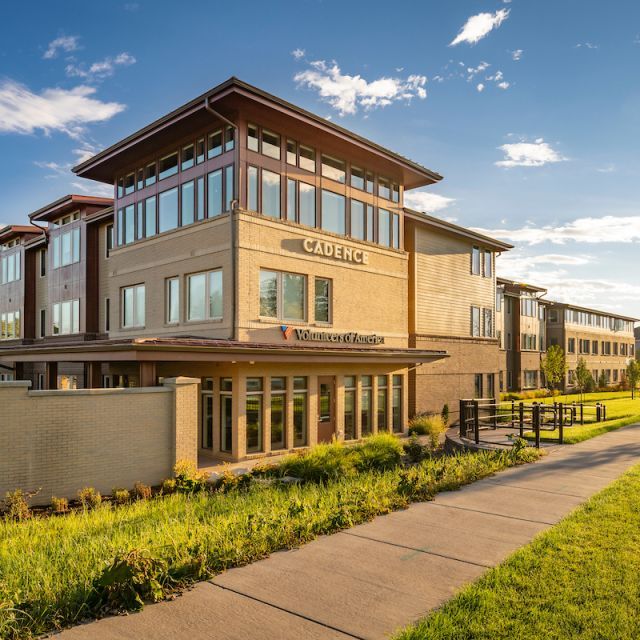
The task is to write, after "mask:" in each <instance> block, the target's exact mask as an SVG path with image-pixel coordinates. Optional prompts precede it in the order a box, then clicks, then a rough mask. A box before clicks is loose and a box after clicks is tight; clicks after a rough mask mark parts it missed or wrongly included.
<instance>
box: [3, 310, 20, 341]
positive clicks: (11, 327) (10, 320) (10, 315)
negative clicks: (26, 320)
mask: <svg viewBox="0 0 640 640" xmlns="http://www.w3.org/2000/svg"><path fill="white" fill-rule="evenodd" d="M19 337H20V312H19V311H8V312H5V313H1V314H0V339H1V340H13V339H15V338H19Z"/></svg>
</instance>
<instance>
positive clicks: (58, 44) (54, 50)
mask: <svg viewBox="0 0 640 640" xmlns="http://www.w3.org/2000/svg"><path fill="white" fill-rule="evenodd" d="M78 40H79V38H78V36H61V37H59V38H56V39H55V40H52V41H51V42H50V43H49V46H48V47H47V50H46V51H45V52H44V55H43V56H42V57H43V58H44V59H45V60H50V59H51V58H55V57H56V56H57V55H58V52H59V51H65V52H66V53H69V52H71V51H77V50H78V49H79V44H78Z"/></svg>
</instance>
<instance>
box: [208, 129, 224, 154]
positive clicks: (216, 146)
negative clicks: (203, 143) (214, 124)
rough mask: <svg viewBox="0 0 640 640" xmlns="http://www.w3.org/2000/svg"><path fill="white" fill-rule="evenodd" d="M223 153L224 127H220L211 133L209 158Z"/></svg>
mask: <svg viewBox="0 0 640 640" xmlns="http://www.w3.org/2000/svg"><path fill="white" fill-rule="evenodd" d="M220 155H222V129H218V130H217V131H214V132H213V133H211V134H209V144H208V146H207V158H209V159H211V158H215V157H216V156H220Z"/></svg>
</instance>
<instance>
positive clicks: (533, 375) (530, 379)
mask: <svg viewBox="0 0 640 640" xmlns="http://www.w3.org/2000/svg"><path fill="white" fill-rule="evenodd" d="M524 386H525V388H527V389H535V388H536V387H537V386H538V372H537V371H525V372H524Z"/></svg>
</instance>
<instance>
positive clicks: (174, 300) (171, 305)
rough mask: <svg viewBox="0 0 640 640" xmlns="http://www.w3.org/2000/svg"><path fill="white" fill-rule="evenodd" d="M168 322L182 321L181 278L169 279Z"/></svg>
mask: <svg viewBox="0 0 640 640" xmlns="http://www.w3.org/2000/svg"><path fill="white" fill-rule="evenodd" d="M166 315H167V317H166V322H167V324H177V323H178V322H180V280H179V279H178V278H168V279H167V303H166Z"/></svg>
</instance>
